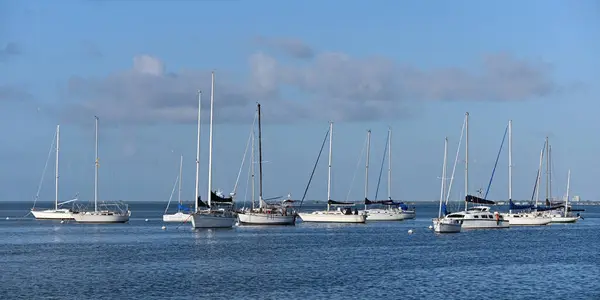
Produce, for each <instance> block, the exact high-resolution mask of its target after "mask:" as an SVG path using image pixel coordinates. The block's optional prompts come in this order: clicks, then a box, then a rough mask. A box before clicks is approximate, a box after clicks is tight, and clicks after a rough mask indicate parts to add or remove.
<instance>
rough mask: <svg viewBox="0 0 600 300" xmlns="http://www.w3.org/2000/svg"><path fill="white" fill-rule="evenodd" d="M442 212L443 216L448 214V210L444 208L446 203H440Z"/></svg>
mask: <svg viewBox="0 0 600 300" xmlns="http://www.w3.org/2000/svg"><path fill="white" fill-rule="evenodd" d="M442 214H443V215H444V216H447V215H449V214H450V212H449V211H448V208H446V203H442Z"/></svg>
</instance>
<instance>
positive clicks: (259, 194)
mask: <svg viewBox="0 0 600 300" xmlns="http://www.w3.org/2000/svg"><path fill="white" fill-rule="evenodd" d="M256 106H257V107H258V108H257V109H258V201H259V202H258V206H259V208H262V207H263V196H262V195H263V184H262V182H263V175H262V135H261V132H262V131H261V127H260V103H258V104H256Z"/></svg>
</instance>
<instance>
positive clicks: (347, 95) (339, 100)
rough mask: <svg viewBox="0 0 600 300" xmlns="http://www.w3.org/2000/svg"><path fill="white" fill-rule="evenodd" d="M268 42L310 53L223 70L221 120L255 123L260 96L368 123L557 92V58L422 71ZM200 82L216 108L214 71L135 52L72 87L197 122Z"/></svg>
mask: <svg viewBox="0 0 600 300" xmlns="http://www.w3.org/2000/svg"><path fill="white" fill-rule="evenodd" d="M260 41H261V43H262V44H264V45H268V46H269V47H271V48H277V49H280V50H282V51H283V52H284V53H286V54H288V55H289V56H291V57H292V58H302V59H303V60H301V61H300V63H294V64H286V63H284V61H283V60H278V59H276V58H275V57H274V56H271V55H269V54H268V52H256V53H254V54H253V55H251V56H250V58H249V63H248V68H249V69H250V72H249V74H250V75H249V77H248V78H246V80H245V81H243V82H242V83H234V82H233V81H232V80H231V79H230V78H231V77H230V76H228V74H227V73H226V72H222V71H219V72H218V73H217V75H216V77H217V80H216V92H215V116H216V120H215V121H216V122H239V121H249V120H251V119H252V114H253V111H254V105H255V102H256V101H260V102H261V103H263V104H264V106H263V107H264V108H265V112H270V113H271V115H272V116H273V117H274V118H278V121H293V120H298V119H322V120H328V119H334V120H357V119H359V120H368V119H380V118H386V117H391V116H396V117H397V116H398V115H403V114H404V113H405V112H406V108H407V107H408V108H410V105H411V102H414V101H442V100H451V101H521V100H527V99H532V98H539V97H544V96H547V95H549V94H552V93H556V92H557V91H558V90H559V89H558V85H557V84H556V83H555V82H554V81H553V80H552V78H551V76H550V75H551V68H550V67H549V65H547V64H543V63H531V62H527V61H523V60H519V59H517V58H515V57H512V56H510V55H508V54H494V55H488V56H486V57H484V58H483V60H482V61H481V64H480V66H479V68H478V69H477V71H475V72H469V71H467V70H466V69H462V68H460V66H457V67H454V68H443V69H433V70H423V69H420V68H418V67H417V66H411V65H402V64H398V63H397V62H395V61H393V60H391V59H388V58H383V57H352V56H349V55H347V54H344V53H339V52H322V53H316V52H315V51H314V50H313V49H312V48H310V47H308V46H306V45H304V44H303V43H302V42H301V41H299V40H290V39H278V40H268V39H265V38H261V39H260ZM216 67H218V66H216ZM198 89H201V90H203V91H204V97H203V103H204V104H203V109H205V108H206V109H208V101H209V95H210V71H208V70H205V71H203V70H194V71H181V72H174V73H170V72H167V71H166V67H165V63H164V62H162V61H161V60H160V59H158V58H156V57H153V56H150V55H146V54H144V55H139V56H136V57H134V59H133V66H132V68H131V69H129V70H123V71H116V72H115V73H113V74H112V75H110V76H108V77H106V78H81V77H73V78H72V79H71V80H70V81H69V84H68V89H67V90H68V95H69V96H70V97H72V98H73V99H74V100H77V101H74V102H72V103H71V105H69V110H68V111H69V115H77V116H83V115H86V114H87V115H93V114H97V115H99V116H102V117H103V118H109V119H114V120H117V121H121V122H193V121H195V119H196V113H197V112H196V107H197V99H196V96H195V94H196V91H197V90H198ZM74 113H75V114H74ZM270 119H271V120H272V119H273V118H271V117H270Z"/></svg>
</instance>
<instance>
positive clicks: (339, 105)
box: [0, 0, 600, 201]
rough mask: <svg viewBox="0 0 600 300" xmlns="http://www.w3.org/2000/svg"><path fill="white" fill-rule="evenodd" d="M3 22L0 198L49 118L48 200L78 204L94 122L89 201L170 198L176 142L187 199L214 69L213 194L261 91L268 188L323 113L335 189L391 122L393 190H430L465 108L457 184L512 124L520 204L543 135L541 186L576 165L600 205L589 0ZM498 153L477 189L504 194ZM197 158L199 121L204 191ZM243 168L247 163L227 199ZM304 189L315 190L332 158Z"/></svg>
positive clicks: (19, 16)
mask: <svg viewBox="0 0 600 300" xmlns="http://www.w3.org/2000/svg"><path fill="white" fill-rule="evenodd" d="M0 20H2V21H1V22H2V24H0V126H1V128H2V134H1V135H0V158H1V160H0V161H1V162H2V165H1V168H0V200H19V201H31V200H32V199H33V197H34V195H35V192H36V189H37V185H38V182H39V180H40V176H41V173H42V170H43V167H44V162H45V160H46V156H47V152H48V148H49V147H50V143H51V139H52V136H53V133H54V130H55V125H56V124H59V123H60V124H61V190H60V197H61V198H62V199H68V198H69V197H70V196H71V195H73V194H75V193H76V192H79V193H80V194H81V197H80V198H81V199H91V197H92V196H93V167H94V164H93V161H94V158H93V146H94V145H93V141H94V137H93V115H98V116H99V117H100V122H101V145H100V151H101V154H100V160H101V168H100V189H101V190H100V195H101V196H100V197H101V198H102V199H107V200H109V199H111V200H113V199H123V200H132V201H133V200H153V201H166V200H167V199H168V197H169V194H170V191H171V187H172V185H173V182H174V180H175V177H176V176H177V173H178V164H179V155H180V154H183V155H184V175H183V177H184V179H183V180H184V181H183V183H184V190H183V195H184V197H185V199H188V200H189V199H192V198H193V193H194V192H193V185H194V184H193V183H194V168H195V166H194V156H195V144H196V140H195V139H196V132H195V131H196V125H195V116H196V113H197V111H196V104H197V99H196V96H195V93H196V90H198V89H202V90H203V92H204V97H203V119H204V121H206V120H207V119H208V107H209V102H208V100H209V94H210V91H209V86H210V71H211V70H215V72H216V78H217V80H216V86H217V88H216V92H215V129H214V149H215V152H214V160H213V166H214V169H213V175H214V178H213V183H214V185H213V187H214V188H221V189H223V190H224V191H226V192H229V191H231V190H232V188H233V186H234V183H235V180H236V176H237V173H238V169H239V167H240V162H241V159H242V155H243V153H244V147H245V143H246V140H247V137H248V133H249V131H250V123H251V120H252V117H253V114H254V110H255V103H256V101H260V102H261V103H262V105H263V120H264V123H263V124H264V126H263V137H264V139H263V148H264V159H265V160H267V161H269V162H268V163H266V164H265V166H264V168H265V170H264V172H265V197H271V196H280V195H286V194H287V193H292V195H293V196H295V197H301V196H302V193H303V191H304V187H305V185H306V182H307V180H308V177H309V175H310V171H311V168H312V164H313V163H314V160H315V158H316V155H317V153H318V150H319V147H320V143H321V140H322V139H323V136H324V133H325V131H326V130H327V126H328V124H327V121H328V120H333V121H334V122H335V125H334V154H333V198H334V199H339V200H345V199H346V197H347V195H350V196H349V200H352V199H356V200H358V199H362V197H363V196H362V195H363V179H364V172H363V169H362V167H359V169H358V170H356V178H355V181H354V184H351V181H352V178H353V175H354V173H355V169H357V168H356V165H357V160H358V159H359V156H360V153H361V149H362V148H363V143H364V140H365V133H366V130H367V129H371V130H372V132H373V133H372V152H371V153H372V156H371V173H370V178H371V182H370V195H371V196H370V198H373V197H374V191H375V188H376V183H377V176H378V172H379V170H378V168H379V165H380V161H381V157H382V154H383V147H384V144H385V138H386V135H387V127H388V126H391V127H392V128H393V149H392V155H393V158H392V161H393V179H392V182H393V188H392V193H393V195H392V196H393V198H396V199H405V200H425V199H430V200H435V199H437V198H438V197H439V184H440V181H439V178H438V177H439V176H440V174H441V163H442V156H443V140H444V137H445V136H448V137H449V139H450V157H452V158H453V157H454V151H455V150H456V144H457V142H458V137H459V135H460V129H461V125H462V121H463V117H464V113H465V112H466V111H469V112H470V114H471V118H470V165H469V166H470V182H471V191H470V192H471V193H473V192H474V191H475V190H477V189H478V188H484V189H485V187H486V186H487V182H488V180H489V177H490V174H491V171H492V167H493V164H494V160H495V157H496V153H497V151H498V147H499V145H500V142H501V139H502V135H503V133H504V128H505V126H506V124H507V122H508V120H509V119H512V120H513V133H514V134H513V144H514V146H513V160H514V169H513V177H514V183H513V186H514V192H513V195H514V198H516V199H526V198H529V197H530V195H531V191H532V189H533V181H534V174H535V172H536V170H537V165H538V156H539V150H540V148H541V147H542V145H543V142H544V137H545V136H549V137H550V142H551V144H552V147H553V148H552V149H553V152H552V153H553V161H554V171H555V172H554V183H553V194H555V195H556V194H560V195H562V194H563V193H564V192H565V185H566V174H567V169H569V168H570V169H571V170H572V194H575V195H581V197H582V199H593V200H598V199H600V190H598V189H597V183H596V178H597V177H598V175H597V174H596V170H600V160H599V159H598V157H597V153H600V142H599V141H598V140H597V139H596V138H595V137H596V135H597V132H598V131H599V130H600V121H598V120H597V119H596V115H597V113H598V111H600V110H599V108H600V107H599V105H598V99H600V90H599V88H598V84H599V82H598V78H600V71H599V70H600V60H598V58H597V53H600V4H598V2H597V1H571V2H568V1H550V0H549V1H502V2H499V1H497V2H490V1H452V2H441V1H383V0H382V1H376V2H373V1H323V2H317V1H313V2H311V1H141V0H139V1H100V0H97V1H0ZM504 151H505V152H504V153H503V154H502V156H501V159H500V161H499V163H498V168H499V169H498V170H497V172H496V175H495V176H496V177H495V179H494V184H493V186H492V189H491V192H490V195H489V197H488V198H491V199H506V197H507V176H508V175H507V173H508V172H507V155H506V148H505V149H504ZM207 153H208V126H207V124H206V123H204V124H203V131H202V150H201V156H202V159H201V168H202V169H201V179H200V180H201V185H200V187H201V188H200V193H201V195H204V194H206V173H207V171H206V166H207V157H208V156H207ZM461 156H462V154H461ZM361 165H362V163H361ZM52 168H53V162H50V165H49V170H48V173H47V174H46V177H45V178H44V187H43V190H42V199H48V200H51V199H52V198H53V184H52V174H51V173H52ZM463 169H464V164H463V163H462V162H461V163H460V164H459V165H458V167H457V176H456V180H455V186H454V188H453V190H454V191H455V192H456V193H455V195H453V196H454V197H459V196H460V193H462V192H463ZM384 174H385V173H384ZM246 180H247V171H246V169H244V170H243V172H242V176H241V183H240V187H239V190H238V195H239V197H240V199H243V198H244V194H245V189H246V183H245V182H246ZM383 182H385V180H383ZM380 189H381V190H380V195H381V194H385V192H384V191H385V185H382V186H381V188H380ZM349 190H350V192H349ZM542 195H543V193H542ZM308 197H309V198H310V199H324V198H325V197H326V156H325V157H324V159H323V161H322V163H321V164H320V166H319V168H318V170H317V173H316V175H315V178H314V182H313V185H312V186H311V189H310V191H309V194H308Z"/></svg>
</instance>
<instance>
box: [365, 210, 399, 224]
mask: <svg viewBox="0 0 600 300" xmlns="http://www.w3.org/2000/svg"><path fill="white" fill-rule="evenodd" d="M362 213H365V214H366V215H367V221H402V220H404V219H406V218H407V216H406V214H404V213H403V212H402V211H399V210H389V209H367V210H365V211H362Z"/></svg>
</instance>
